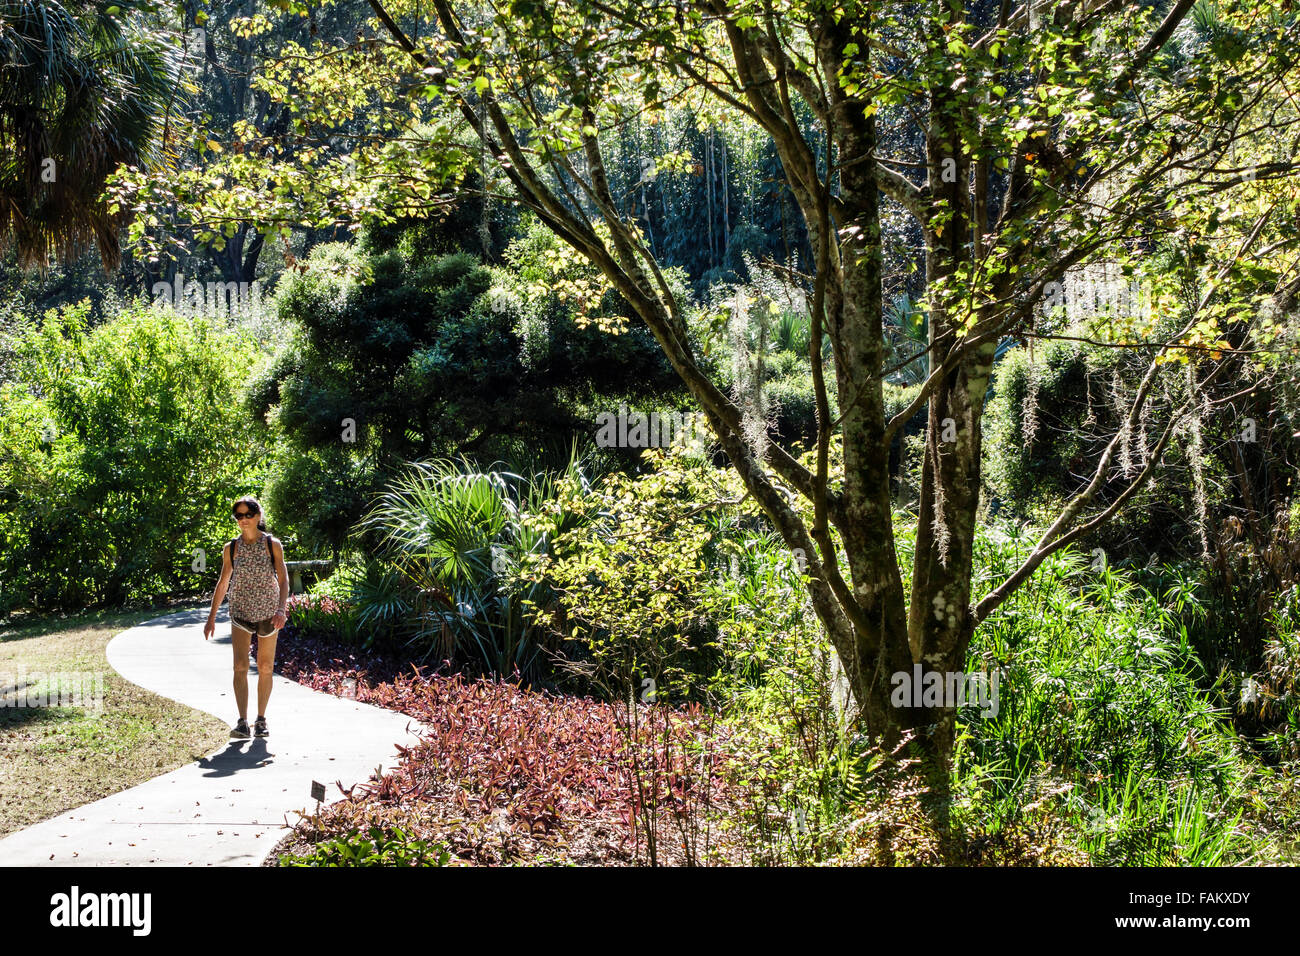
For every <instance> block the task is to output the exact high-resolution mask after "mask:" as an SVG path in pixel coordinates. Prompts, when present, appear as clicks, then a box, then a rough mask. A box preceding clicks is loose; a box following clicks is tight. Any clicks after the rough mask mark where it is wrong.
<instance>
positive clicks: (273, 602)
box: [230, 532, 280, 621]
mask: <svg viewBox="0 0 1300 956" xmlns="http://www.w3.org/2000/svg"><path fill="white" fill-rule="evenodd" d="M269 537H270V535H268V534H267V533H266V532H263V533H262V535H261V537H259V538H258V539H257V541H255V542H254V543H252V544H249V543H248V542H247V541H245V540H244V539H243V537H242V536H241V537H240V538H239V540H238V542H237V543H236V544H235V545H234V552H235V555H234V558H233V561H232V565H233V567H232V570H231V576H230V616H231V617H238V618H241V619H243V620H245V621H265V620H266V619H267V618H268V617H270V616H271V615H273V614H275V612H276V611H278V610H279V609H280V580H279V578H278V577H277V576H276V573H275V566H274V563H273V562H272V560H271V555H270V554H269V553H268V552H267V547H266V539H267V538H269Z"/></svg>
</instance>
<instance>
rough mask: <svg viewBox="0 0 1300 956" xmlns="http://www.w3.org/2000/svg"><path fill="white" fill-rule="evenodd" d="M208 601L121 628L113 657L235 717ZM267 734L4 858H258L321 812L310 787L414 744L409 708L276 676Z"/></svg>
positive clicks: (228, 861)
mask: <svg viewBox="0 0 1300 956" xmlns="http://www.w3.org/2000/svg"><path fill="white" fill-rule="evenodd" d="M207 613H208V612H207V609H203V610H195V611H182V612H179V613H176V614H169V615H167V616H166V617H160V618H156V619H154V620H152V621H148V622H146V623H144V624H141V625H139V626H137V627H133V628H131V629H130V630H128V631H123V632H122V633H121V634H119V635H117V636H116V637H115V638H113V640H111V641H110V642H109V644H108V648H107V655H108V662H109V664H110V665H111V666H112V668H113V669H114V670H115V671H117V672H118V673H119V674H121V675H122V676H123V677H125V678H126V679H127V680H129V681H131V682H132V683H134V684H139V685H140V686H141V687H144V688H146V689H147V690H151V691H153V692H154V693H156V694H159V695H161V696H163V697H170V698H171V699H172V700H176V701H179V702H180V703H182V704H185V705H187V706H189V707H193V708H195V709H196V710H202V711H206V712H207V713H210V714H213V715H214V716H216V717H219V718H220V719H221V720H222V721H224V722H225V723H226V725H227V726H230V725H232V724H233V723H234V722H235V718H236V717H237V716H238V710H237V709H236V707H235V699H234V690H233V688H232V687H231V678H232V649H231V646H230V624H229V619H228V617H227V616H226V610H225V607H224V606H223V607H222V609H221V613H220V615H219V616H218V618H217V622H218V623H217V632H216V634H215V635H214V636H213V638H212V639H211V640H210V641H204V640H203V622H204V621H205V620H206V619H207ZM256 674H257V663H256V662H255V661H252V662H250V664H249V682H248V683H249V697H248V703H249V711H248V716H249V723H250V725H251V723H252V718H253V717H256V716H257V678H256ZM266 720H267V725H268V727H269V728H270V731H271V733H270V736H268V737H264V738H257V737H253V738H250V739H249V740H231V741H229V742H228V743H227V744H223V745H222V746H221V747H220V748H218V749H217V750H216V751H215V752H213V753H212V754H209V755H208V756H207V757H205V758H203V759H202V760H198V761H196V762H194V763H191V764H190V765H188V766H185V767H182V768H180V769H179V770H174V771H172V772H171V773H168V774H164V775H163V776H161V777H155V778H154V779H153V780H149V781H147V782H146V783H142V784H140V785H139V786H137V787H132V788H131V789H129V790H123V791H122V792H121V793H117V794H114V795H113V796H110V797H105V798H104V799H102V800H97V801H95V802H94V803H90V804H87V805H86V806H84V807H78V808H77V809H75V810H70V811H67V812H65V813H61V814H59V816H57V817H54V818H53V819H51V820H46V821H44V822H43V823H38V824H35V825H34V826H30V827H28V828H27V829H25V830H20V831H19V832H17V833H15V834H12V835H11V836H8V837H6V838H5V839H3V840H0V866H150V865H154V866H212V865H216V866H258V865H260V864H261V863H262V862H263V861H264V860H265V859H266V857H267V856H268V855H269V854H270V852H271V849H272V848H273V847H274V845H275V844H276V843H277V842H278V841H279V840H280V839H281V838H282V837H283V836H284V835H285V833H286V832H287V831H286V829H285V828H286V826H287V825H288V826H291V825H292V824H293V823H294V822H295V821H296V820H297V819H299V813H298V812H297V811H305V812H307V813H311V812H314V810H315V807H316V801H315V800H313V799H312V797H311V783H312V781H313V780H318V781H320V782H321V783H323V784H325V802H326V803H330V802H333V801H335V800H338V799H341V798H342V794H341V793H340V792H339V788H338V787H337V786H335V781H341V782H342V784H343V786H344V787H350V786H353V785H354V784H357V783H364V782H365V781H366V780H368V779H369V777H370V775H371V774H372V773H373V772H374V771H375V769H376V767H380V766H382V767H383V768H384V769H388V768H391V767H393V766H394V765H396V763H397V761H398V754H397V745H401V746H404V747H410V746H413V745H414V744H415V743H416V742H417V741H418V737H417V736H416V734H417V732H418V731H419V730H420V725H419V723H418V722H416V721H415V720H413V719H411V718H409V717H407V716H406V715H405V714H399V713H395V712H393V711H389V710H383V709H381V708H379V707H373V706H371V705H369V704H361V703H357V702H356V701H353V700H348V699H347V698H340V697H334V696H332V695H330V694H322V693H318V692H316V691H312V690H308V689H307V688H306V687H303V686H302V685H301V684H297V683H294V682H293V681H291V680H288V679H287V678H284V677H280V676H278V675H277V676H276V677H275V684H274V687H273V688H272V690H271V699H270V702H269V703H268V704H267V708H266Z"/></svg>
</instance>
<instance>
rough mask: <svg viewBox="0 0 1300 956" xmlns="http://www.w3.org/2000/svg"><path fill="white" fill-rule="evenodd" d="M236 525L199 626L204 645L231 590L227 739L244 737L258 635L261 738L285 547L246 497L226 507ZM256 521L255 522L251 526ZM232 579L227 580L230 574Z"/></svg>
mask: <svg viewBox="0 0 1300 956" xmlns="http://www.w3.org/2000/svg"><path fill="white" fill-rule="evenodd" d="M231 512H232V514H233V515H234V517H235V521H236V523H237V524H238V525H239V537H237V538H235V539H233V540H232V541H231V542H230V543H229V544H227V545H226V546H225V548H224V549H222V552H221V578H220V580H218V581H217V590H216V593H214V594H213V595H212V612H211V613H210V614H208V623H207V624H206V625H205V626H204V628H203V639H204V640H205V641H206V640H208V639H209V638H210V637H212V635H213V634H214V633H215V632H216V629H217V625H216V621H217V608H219V607H221V601H222V599H223V598H225V596H226V588H227V587H229V588H230V643H231V644H232V645H234V649H235V704H236V705H237V706H238V707H239V722H238V723H236V724H235V726H234V728H233V729H232V730H231V731H230V736H231V737H236V738H240V739H247V738H248V736H249V734H248V649H249V646H250V645H251V643H252V640H253V634H254V633H256V634H257V720H255V721H254V722H253V733H254V734H255V735H256V736H258V737H265V736H267V735H268V733H269V731H268V730H267V729H266V702H267V699H268V698H269V697H270V696H271V674H272V671H273V669H274V667H275V639H276V637H277V636H278V634H279V631H280V628H282V627H284V622H285V620H286V617H287V615H286V607H287V605H288V601H289V575H288V573H287V572H286V571H285V569H284V549H283V548H282V547H281V546H280V542H279V541H278V540H276V538H275V537H273V536H272V535H270V534H267V532H266V522H265V521H264V520H262V506H261V505H260V504H258V501H257V499H256V498H254V497H252V496H251V495H250V496H246V497H244V498H240V499H239V500H238V501H236V502H235V504H234V507H233V508H232V509H231ZM254 522H256V524H254ZM232 575H233V576H234V581H233V582H232V581H231V576H232Z"/></svg>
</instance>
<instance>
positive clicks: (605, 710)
mask: <svg viewBox="0 0 1300 956" xmlns="http://www.w3.org/2000/svg"><path fill="white" fill-rule="evenodd" d="M276 651H277V654H276V656H277V660H276V668H277V670H279V671H280V672H281V673H282V674H283V675H284V676H286V677H289V678H291V679H293V680H296V681H298V682H299V683H302V684H305V685H307V686H308V687H311V688H313V689H315V690H320V691H324V692H327V693H335V694H342V695H345V696H348V697H354V698H355V699H356V700H359V701H362V702H365V703H369V704H373V705H375V706H379V707H385V708H388V709H390V710H396V711H400V712H401V713H405V714H408V715H410V716H411V717H413V718H415V719H416V720H418V721H419V722H420V723H421V724H423V725H424V727H425V730H424V732H423V733H421V742H420V744H419V745H417V746H416V747H413V748H410V749H404V750H402V751H401V755H402V759H401V763H400V764H399V766H397V767H396V768H394V769H393V770H392V771H390V772H389V773H387V774H384V775H383V777H381V778H380V779H378V780H375V779H374V778H372V780H371V782H370V783H367V784H361V785H359V786H357V787H354V788H353V789H352V790H351V791H346V792H345V793H346V796H345V799H344V800H343V801H340V802H339V803H337V804H333V805H331V806H329V807H327V808H326V809H325V811H324V812H323V813H322V818H321V822H320V826H321V827H322V828H323V830H324V832H325V833H326V834H328V833H329V832H330V831H331V830H333V829H334V828H335V827H336V826H337V827H338V828H340V829H343V830H346V829H351V828H353V827H355V826H358V825H359V824H358V821H359V820H361V819H365V820H368V821H369V820H373V819H374V818H375V813H376V812H378V813H379V816H380V817H384V816H386V814H385V813H384V810H385V809H391V810H396V811H411V810H413V809H415V808H422V809H424V810H430V811H432V813H430V814H426V815H425V818H424V824H425V826H424V829H425V831H426V832H429V831H430V830H432V831H433V832H431V833H430V834H429V835H431V836H433V837H434V838H436V839H440V840H443V841H445V842H447V843H448V845H449V846H450V847H451V848H452V850H453V852H455V853H457V854H458V855H460V856H462V858H464V857H465V856H466V855H468V857H469V859H472V860H477V861H480V862H506V861H510V860H512V859H523V858H529V857H536V856H538V855H539V853H540V851H541V850H542V849H551V850H554V849H556V848H561V847H566V846H568V845H570V844H571V843H572V842H573V840H574V839H575V838H578V839H580V840H581V841H582V842H584V843H590V842H591V840H590V837H591V834H592V833H593V832H598V833H600V834H603V836H602V837H600V838H599V839H597V840H596V842H597V843H601V842H603V843H605V844H606V845H605V846H603V847H592V846H584V848H583V850H582V853H581V856H582V858H583V860H584V861H585V862H603V863H618V862H623V863H630V862H634V861H635V860H638V859H641V858H643V857H645V856H646V855H647V851H648V844H649V842H650V840H648V839H647V838H648V837H653V842H654V844H655V858H656V861H657V862H661V863H662V862H682V861H686V860H689V861H691V862H704V857H705V856H707V855H708V854H710V853H715V852H717V848H716V847H712V846H701V845H700V842H701V834H703V833H707V832H712V831H708V830H707V829H706V826H705V825H706V823H707V822H708V820H709V819H711V818H712V816H713V815H714V812H715V811H717V810H719V809H721V808H722V807H723V806H725V804H726V803H727V798H728V788H727V785H726V783H725V782H724V779H723V770H724V764H725V760H726V756H725V751H726V746H725V744H726V739H725V735H724V734H722V732H721V728H719V727H715V726H713V721H712V720H711V719H710V718H709V716H708V715H707V714H706V713H704V712H702V711H701V710H700V708H698V707H688V708H668V707H664V706H650V705H639V706H638V709H637V711H636V713H635V715H633V717H634V721H635V724H636V726H629V724H628V721H629V714H628V710H627V707H626V705H611V704H609V703H605V702H600V701H596V700H592V699H590V698H578V697H567V696H566V697H557V696H555V695H552V694H550V693H547V692H544V691H536V690H532V689H529V688H525V687H521V686H519V685H518V684H516V683H512V682H509V681H503V680H495V679H473V680H467V679H465V678H464V677H462V676H461V675H459V674H451V675H446V674H432V675H427V676H426V675H424V674H422V673H420V671H419V669H417V668H416V667H415V666H414V665H411V664H402V663H401V662H399V661H397V660H395V659H392V658H386V657H383V656H382V655H378V654H372V653H368V652H363V651H359V650H354V649H349V648H343V647H341V646H340V645H337V644H331V643H328V642H326V641H323V640H319V639H307V638H301V639H297V640H293V641H289V642H285V643H284V644H282V645H281V646H280V647H277V649H276ZM701 742H703V743H704V744H705V753H704V754H703V755H701V753H700V750H699V748H700V744H701ZM402 815H403V817H404V820H405V822H406V824H407V825H408V826H409V825H411V818H410V817H411V815H410V813H409V812H404V813H403V814H402ZM417 816H418V814H417ZM331 820H332V821H333V823H330V822H329V821H331ZM417 825H418V824H417ZM714 830H716V827H715V828H714ZM489 831H490V834H491V837H490V839H489V838H488V837H487V836H486V834H488V833H489ZM506 831H509V832H508V833H507V832H506ZM715 835H716V834H715ZM704 842H705V843H707V842H709V839H708V837H705V839H704ZM485 845H489V849H490V851H491V852H487V853H485V852H484V846H485ZM503 847H504V849H502V848H503ZM542 855H549V854H542ZM559 856H560V858H563V859H568V858H570V857H571V854H568V853H564V852H560V854H559Z"/></svg>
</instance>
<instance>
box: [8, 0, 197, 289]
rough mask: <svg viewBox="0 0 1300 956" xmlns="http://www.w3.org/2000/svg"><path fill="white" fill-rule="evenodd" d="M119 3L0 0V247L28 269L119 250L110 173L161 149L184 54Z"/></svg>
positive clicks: (106, 256)
mask: <svg viewBox="0 0 1300 956" xmlns="http://www.w3.org/2000/svg"><path fill="white" fill-rule="evenodd" d="M132 6H133V2H132V0H120V2H119V4H118V5H117V6H106V5H104V4H98V3H97V4H91V3H86V2H83V0H71V2H68V3H65V4H60V3H56V2H53V0H0V249H7V248H16V250H17V254H18V261H19V264H20V265H21V266H23V267H25V268H26V267H32V266H44V265H46V264H47V263H48V260H49V257H50V255H51V253H57V254H60V255H63V256H71V255H73V254H75V253H77V252H78V251H80V250H81V249H82V248H84V247H85V246H87V245H89V244H90V243H92V242H93V243H95V244H96V245H97V246H98V248H99V252H100V256H101V258H102V259H103V262H104V265H105V267H106V268H114V267H116V265H117V264H118V262H119V259H120V248H119V244H118V229H119V227H120V226H121V224H122V222H123V221H124V214H123V213H120V212H111V211H110V206H109V205H108V204H107V203H105V202H104V201H102V200H101V196H100V194H101V192H102V190H103V188H104V183H105V180H106V179H107V177H108V176H109V174H111V173H112V172H113V171H114V170H115V169H117V168H118V167H119V166H121V165H146V164H151V163H153V162H156V161H157V160H158V158H159V156H160V154H161V150H160V144H159V136H158V134H159V131H160V130H161V129H162V128H163V126H164V123H165V117H166V114H167V109H168V104H169V103H170V102H171V101H172V100H173V98H174V96H175V93H176V89H177V85H178V82H179V80H178V76H179V56H178V53H177V52H176V47H175V46H174V45H167V44H165V42H164V41H163V40H162V39H160V38H159V36H158V34H157V31H153V32H151V33H147V32H146V31H145V29H144V27H143V24H142V21H141V20H140V18H139V17H138V16H137V15H136V14H134V13H132V12H130V7H132Z"/></svg>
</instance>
